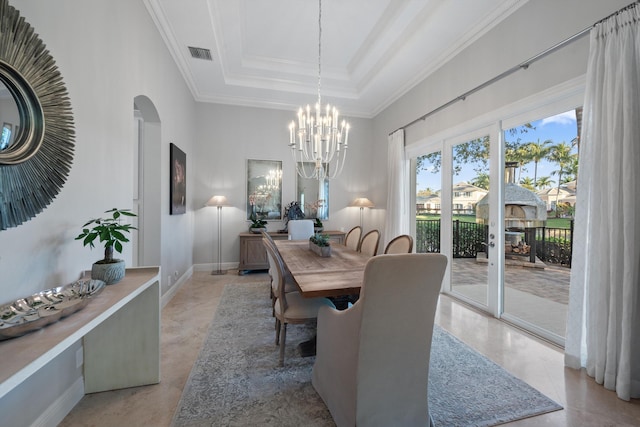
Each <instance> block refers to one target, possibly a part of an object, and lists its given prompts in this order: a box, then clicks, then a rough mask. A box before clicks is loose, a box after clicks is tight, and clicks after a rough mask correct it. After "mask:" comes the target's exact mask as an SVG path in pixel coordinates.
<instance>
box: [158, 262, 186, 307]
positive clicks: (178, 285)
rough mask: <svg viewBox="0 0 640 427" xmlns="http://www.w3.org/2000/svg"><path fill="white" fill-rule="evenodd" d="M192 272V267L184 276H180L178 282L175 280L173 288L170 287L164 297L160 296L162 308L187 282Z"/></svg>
mask: <svg viewBox="0 0 640 427" xmlns="http://www.w3.org/2000/svg"><path fill="white" fill-rule="evenodd" d="M193 270H194V269H193V266H191V268H189V269H188V270H187V271H185V272H184V274H183V275H182V276H180V278H179V279H178V280H176V282H175V283H174V284H173V286H171V287H170V288H169V290H168V291H167V292H165V293H164V295H162V301H161V304H162V307H164V306H165V305H167V304H168V303H169V301H171V298H173V296H174V295H175V294H176V292H178V290H179V289H180V288H181V287H182V285H184V284H185V283H187V280H189V278H191V276H192V275H193Z"/></svg>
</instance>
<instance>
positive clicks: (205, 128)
mask: <svg viewBox="0 0 640 427" xmlns="http://www.w3.org/2000/svg"><path fill="white" fill-rule="evenodd" d="M294 115H295V112H294V111H280V110H266V109H259V108H247V107H236V106H225V105H216V104H198V109H197V113H196V123H197V124H196V129H197V131H196V132H197V134H196V140H197V144H196V148H195V156H194V160H193V163H192V167H193V168H194V171H195V172H194V174H195V176H194V180H193V181H194V182H193V187H192V188H193V189H194V190H193V197H194V215H195V229H196V230H198V232H197V233H196V236H195V240H194V252H193V262H194V264H204V265H209V264H211V263H212V262H217V259H218V257H217V232H218V231H217V217H216V215H217V211H216V209H215V208H205V207H204V204H205V203H206V202H207V200H209V198H210V197H211V196H213V195H214V194H216V195H217V194H221V195H225V196H226V197H227V198H228V199H229V203H230V205H231V206H230V207H226V208H223V212H222V218H223V220H222V223H223V233H222V239H223V247H222V261H223V263H224V264H225V265H226V266H227V267H228V266H230V265H233V264H234V263H237V262H238V260H239V251H240V246H239V238H238V233H241V232H246V231H248V228H249V222H247V221H246V213H245V203H246V202H245V201H246V197H247V188H246V185H247V183H246V181H247V159H258V160H280V161H282V170H283V173H282V187H283V188H282V205H283V208H284V206H286V205H287V204H289V203H290V202H292V201H294V200H295V194H296V193H295V191H296V188H295V187H296V172H295V169H294V168H295V166H294V162H293V159H292V156H291V152H290V149H289V146H288V145H287V144H288V138H289V134H288V132H289V130H288V128H287V123H288V122H290V121H291V119H292V118H293V117H294ZM349 122H350V124H351V132H350V133H349V152H348V157H347V165H346V166H345V169H344V170H343V172H342V174H341V175H340V178H339V179H336V180H333V181H331V182H330V184H329V186H330V189H329V210H330V212H329V219H328V220H326V221H324V226H325V228H326V229H332V230H339V229H341V228H344V229H345V230H348V229H349V228H351V227H353V226H354V225H357V224H358V222H359V221H360V213H359V210H358V209H357V208H349V207H347V206H348V205H349V204H350V203H351V202H352V201H353V200H354V199H355V198H357V197H362V196H366V197H370V194H371V193H372V192H373V188H374V186H375V183H374V182H372V180H371V175H376V174H377V173H372V171H371V170H370V167H369V165H370V163H371V159H372V158H373V152H372V150H371V141H372V140H373V132H372V125H373V122H372V120H367V119H349ZM374 201H375V200H374ZM378 203H383V201H378ZM283 227H284V224H283V222H281V221H270V222H269V223H268V226H267V228H268V229H269V230H270V231H276V230H279V229H282V228H283Z"/></svg>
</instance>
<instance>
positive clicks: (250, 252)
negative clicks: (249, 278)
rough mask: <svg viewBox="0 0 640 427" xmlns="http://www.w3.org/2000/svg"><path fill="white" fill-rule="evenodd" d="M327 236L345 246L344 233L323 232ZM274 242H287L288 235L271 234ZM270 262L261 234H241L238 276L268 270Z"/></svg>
mask: <svg viewBox="0 0 640 427" xmlns="http://www.w3.org/2000/svg"><path fill="white" fill-rule="evenodd" d="M322 234H327V235H328V236H329V238H330V239H331V241H333V242H336V243H340V244H344V237H345V235H346V233H345V232H344V231H337V230H329V231H323V232H322ZM269 236H271V237H272V238H273V239H274V240H287V239H288V238H289V236H288V235H287V233H278V232H273V231H270V232H269ZM268 269H269V260H268V258H267V251H266V249H265V248H264V245H263V243H262V234H259V233H240V263H239V264H238V274H245V273H246V272H247V271H251V270H268Z"/></svg>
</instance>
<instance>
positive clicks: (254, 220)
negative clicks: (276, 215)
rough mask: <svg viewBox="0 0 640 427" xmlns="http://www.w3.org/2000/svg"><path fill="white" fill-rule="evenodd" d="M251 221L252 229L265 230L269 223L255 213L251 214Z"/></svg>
mask: <svg viewBox="0 0 640 427" xmlns="http://www.w3.org/2000/svg"><path fill="white" fill-rule="evenodd" d="M249 220H250V221H251V228H265V227H266V226H267V221H265V220H264V219H260V218H258V217H257V216H256V213H255V212H252V213H251V215H250V216H249Z"/></svg>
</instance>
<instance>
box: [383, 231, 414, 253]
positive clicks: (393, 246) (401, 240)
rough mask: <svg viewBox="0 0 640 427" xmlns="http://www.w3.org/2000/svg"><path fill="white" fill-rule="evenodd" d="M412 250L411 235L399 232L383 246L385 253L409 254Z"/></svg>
mask: <svg viewBox="0 0 640 427" xmlns="http://www.w3.org/2000/svg"><path fill="white" fill-rule="evenodd" d="M412 250H413V237H411V236H410V235H408V234H401V235H400V236H396V237H394V238H393V239H392V240H391V241H390V242H389V243H388V244H387V247H386V248H384V253H385V254H410V253H411V251H412Z"/></svg>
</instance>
